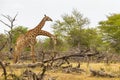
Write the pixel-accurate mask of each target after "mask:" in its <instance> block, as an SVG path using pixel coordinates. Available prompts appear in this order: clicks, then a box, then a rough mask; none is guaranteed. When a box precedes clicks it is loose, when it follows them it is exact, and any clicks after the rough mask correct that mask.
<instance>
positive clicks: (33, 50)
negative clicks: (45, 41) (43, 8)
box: [30, 45, 36, 63]
mask: <svg viewBox="0 0 120 80" xmlns="http://www.w3.org/2000/svg"><path fill="white" fill-rule="evenodd" d="M30 47H31V55H32V60H33V63H35V62H36V59H35V48H34V45H31V46H30Z"/></svg>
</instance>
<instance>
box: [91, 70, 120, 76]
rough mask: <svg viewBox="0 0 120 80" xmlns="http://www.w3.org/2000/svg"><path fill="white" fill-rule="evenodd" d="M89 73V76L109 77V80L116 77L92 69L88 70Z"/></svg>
mask: <svg viewBox="0 0 120 80" xmlns="http://www.w3.org/2000/svg"><path fill="white" fill-rule="evenodd" d="M90 72H91V76H97V77H110V78H114V77H118V76H117V75H115V74H111V73H107V72H105V71H102V70H93V69H90Z"/></svg>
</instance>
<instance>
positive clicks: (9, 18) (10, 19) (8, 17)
mask: <svg viewBox="0 0 120 80" xmlns="http://www.w3.org/2000/svg"><path fill="white" fill-rule="evenodd" d="M2 16H3V17H5V18H6V19H8V20H9V21H10V22H11V21H12V18H11V17H10V16H9V15H7V16H5V15H3V14H2Z"/></svg>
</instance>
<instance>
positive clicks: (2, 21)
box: [0, 20, 11, 28]
mask: <svg viewBox="0 0 120 80" xmlns="http://www.w3.org/2000/svg"><path fill="white" fill-rule="evenodd" d="M0 22H2V23H3V24H4V25H6V26H8V27H9V28H10V27H11V26H10V25H9V24H7V23H5V22H4V21H2V20H0Z"/></svg>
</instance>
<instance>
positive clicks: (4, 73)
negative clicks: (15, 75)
mask: <svg viewBox="0 0 120 80" xmlns="http://www.w3.org/2000/svg"><path fill="white" fill-rule="evenodd" d="M0 65H1V67H2V69H3V75H4V78H5V80H7V71H6V68H5V65H4V64H3V62H2V61H1V60H0Z"/></svg>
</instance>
